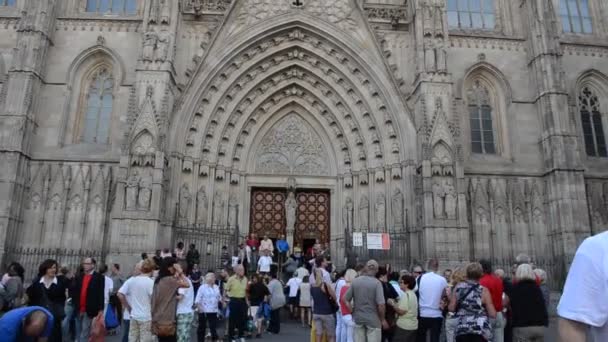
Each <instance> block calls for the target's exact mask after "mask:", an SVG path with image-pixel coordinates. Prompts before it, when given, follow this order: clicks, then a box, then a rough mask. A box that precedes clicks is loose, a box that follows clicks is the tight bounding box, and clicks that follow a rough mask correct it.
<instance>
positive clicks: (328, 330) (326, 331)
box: [310, 268, 336, 342]
mask: <svg viewBox="0 0 608 342" xmlns="http://www.w3.org/2000/svg"><path fill="white" fill-rule="evenodd" d="M310 293H311V295H312V300H313V306H312V319H313V321H314V324H315V334H316V341H322V339H323V335H325V336H326V337H327V341H328V342H333V341H335V338H336V335H335V334H336V319H335V317H334V314H335V312H334V308H333V303H335V302H336V294H335V292H334V290H333V288H332V287H331V286H328V285H327V283H325V282H323V274H322V273H321V269H320V268H317V269H316V270H315V283H314V284H313V285H312V287H311V289H310Z"/></svg>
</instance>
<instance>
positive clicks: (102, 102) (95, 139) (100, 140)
mask: <svg viewBox="0 0 608 342" xmlns="http://www.w3.org/2000/svg"><path fill="white" fill-rule="evenodd" d="M113 87H114V80H113V78H112V74H110V72H109V71H108V69H106V68H102V69H100V70H99V71H98V72H96V73H95V75H94V76H93V78H92V80H91V84H90V86H89V91H88V94H87V97H86V99H85V101H86V105H85V110H86V112H85V113H84V123H83V130H82V135H81V137H82V139H81V141H82V142H85V143H93V144H107V143H109V140H108V139H109V133H110V121H111V115H112V102H113V100H114V96H113V95H112V88H113Z"/></svg>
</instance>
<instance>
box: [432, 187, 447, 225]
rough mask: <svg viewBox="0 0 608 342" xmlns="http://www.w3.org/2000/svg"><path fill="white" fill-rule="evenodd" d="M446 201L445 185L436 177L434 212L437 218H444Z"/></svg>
mask: <svg viewBox="0 0 608 342" xmlns="http://www.w3.org/2000/svg"><path fill="white" fill-rule="evenodd" d="M444 202H445V191H444V189H443V185H442V184H441V183H440V182H439V179H435V181H434V182H433V213H434V214H435V218H438V219H440V218H444V217H445V215H444V212H445V211H444Z"/></svg>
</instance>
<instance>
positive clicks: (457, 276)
mask: <svg viewBox="0 0 608 342" xmlns="http://www.w3.org/2000/svg"><path fill="white" fill-rule="evenodd" d="M466 277H467V274H466V272H465V269H464V268H463V267H457V268H456V269H455V270H454V271H453V272H452V277H451V279H450V283H449V284H448V286H447V287H446V288H445V295H446V296H447V298H452V294H453V293H454V289H455V288H456V286H457V285H458V284H460V283H462V282H465V281H466ZM444 326H445V337H446V341H447V342H456V327H457V326H458V317H456V316H455V315H454V312H449V311H448V313H447V315H446V317H445V324H444Z"/></svg>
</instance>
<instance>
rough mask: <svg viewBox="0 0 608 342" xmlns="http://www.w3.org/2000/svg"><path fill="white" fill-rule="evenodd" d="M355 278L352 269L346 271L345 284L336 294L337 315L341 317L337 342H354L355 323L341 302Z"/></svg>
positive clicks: (349, 311) (350, 313)
mask: <svg viewBox="0 0 608 342" xmlns="http://www.w3.org/2000/svg"><path fill="white" fill-rule="evenodd" d="M356 277H357V271H355V270H353V269H350V268H349V269H348V270H346V273H344V281H346V283H345V284H344V285H343V286H342V288H341V289H340V293H338V294H337V295H338V298H339V299H340V300H339V302H338V303H339V306H340V310H339V311H338V314H339V315H340V316H341V317H342V319H341V320H340V324H341V327H340V332H341V333H340V336H336V339H337V342H353V341H354V333H355V322H354V321H353V316H352V312H351V310H350V309H349V308H348V307H347V306H346V305H344V304H342V300H343V299H344V295H345V294H346V292H347V291H348V288H349V287H350V284H351V283H352V282H353V280H354V279H355V278H356Z"/></svg>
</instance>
